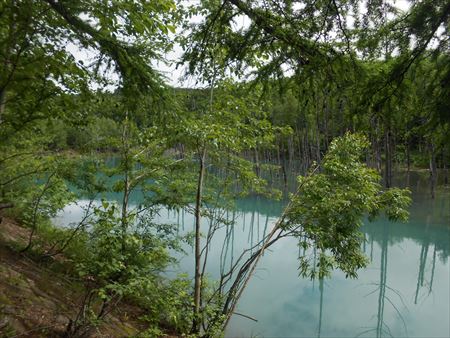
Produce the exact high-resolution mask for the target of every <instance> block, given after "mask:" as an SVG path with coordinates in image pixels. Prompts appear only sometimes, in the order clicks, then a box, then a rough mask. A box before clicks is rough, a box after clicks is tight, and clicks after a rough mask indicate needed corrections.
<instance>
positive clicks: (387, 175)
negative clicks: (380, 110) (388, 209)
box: [384, 127, 392, 188]
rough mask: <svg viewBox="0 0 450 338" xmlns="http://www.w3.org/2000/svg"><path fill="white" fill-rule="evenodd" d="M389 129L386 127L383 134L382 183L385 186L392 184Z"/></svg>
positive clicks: (388, 186)
mask: <svg viewBox="0 0 450 338" xmlns="http://www.w3.org/2000/svg"><path fill="white" fill-rule="evenodd" d="M391 141H392V140H391V130H390V128H389V127H387V129H386V131H385V135H384V142H385V143H384V151H385V155H386V158H385V159H384V161H385V163H384V184H385V186H386V188H390V187H391V186H392V153H391V151H392V149H391V148H392V147H391Z"/></svg>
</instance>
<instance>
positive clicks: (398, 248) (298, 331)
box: [59, 177, 450, 337]
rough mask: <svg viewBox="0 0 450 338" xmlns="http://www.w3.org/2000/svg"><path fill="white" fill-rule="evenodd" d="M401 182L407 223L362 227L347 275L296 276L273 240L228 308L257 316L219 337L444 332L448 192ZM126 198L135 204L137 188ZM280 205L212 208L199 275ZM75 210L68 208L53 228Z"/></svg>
mask: <svg viewBox="0 0 450 338" xmlns="http://www.w3.org/2000/svg"><path fill="white" fill-rule="evenodd" d="M411 182H414V185H413V205H412V207H411V218H410V222H409V223H407V224H401V223H395V224H393V223H390V222H387V221H386V220H384V219H381V220H378V221H377V222H374V223H368V222H365V224H364V226H363V227H362V231H363V233H364V236H365V239H366V241H365V242H364V243H363V248H362V249H363V250H364V252H365V253H366V254H367V256H368V257H369V259H370V262H371V263H370V264H369V266H368V267H367V268H366V269H364V270H362V271H360V273H359V278H358V279H357V280H347V279H345V276H344V274H342V273H340V272H335V273H334V274H333V276H332V278H331V279H329V280H325V281H324V280H319V281H316V282H313V281H308V280H304V279H299V278H298V263H297V259H296V258H297V256H298V254H299V253H300V254H304V252H299V248H298V247H297V245H296V241H295V240H294V239H287V240H284V241H281V242H279V243H277V244H276V245H275V246H274V247H272V248H271V250H270V252H266V254H265V255H264V257H263V259H262V261H261V264H260V266H259V268H258V269H257V271H256V274H255V278H253V279H252V280H251V282H250V285H249V287H248V289H246V291H245V292H244V296H243V298H242V299H241V302H240V303H239V305H238V309H237V312H239V313H242V314H245V315H249V316H251V317H253V318H256V319H258V322H256V323H255V322H253V321H250V320H248V319H245V318H242V317H238V316H235V317H233V319H232V321H231V323H230V327H229V329H228V331H227V332H226V334H227V336H229V337H248V336H258V335H259V336H265V337H313V336H316V337H389V336H395V337H449V336H450V327H449V320H448V318H449V317H450V309H449V307H450V305H449V299H450V291H449V290H450V277H449V273H450V271H449V262H448V257H449V255H450V226H449V225H450V191H449V190H448V189H446V188H441V189H438V190H437V191H436V198H435V199H434V200H431V199H430V198H429V190H428V187H427V181H426V179H424V180H421V179H419V178H414V180H413V178H412V177H410V183H411ZM108 197H109V198H110V199H115V198H117V197H115V196H113V195H111V196H108ZM132 199H133V201H134V203H136V204H137V203H139V195H138V194H136V195H135V196H133V197H132ZM282 208H283V202H276V201H269V200H266V199H263V198H256V197H249V198H246V199H243V200H241V201H239V202H238V203H237V208H236V210H235V211H232V212H231V211H226V210H216V211H215V212H217V213H220V215H221V216H222V217H224V219H225V220H226V221H227V222H226V225H225V226H223V227H222V228H221V229H220V230H219V231H218V232H217V233H216V236H215V237H214V238H213V239H212V241H211V243H210V245H209V247H208V257H209V261H208V265H207V266H206V267H205V268H206V269H207V271H209V275H210V276H211V277H212V278H217V276H219V275H220V274H221V273H223V272H224V271H226V270H228V269H229V268H230V266H232V265H233V264H234V263H235V261H236V258H237V257H239V255H240V254H241V252H242V250H243V249H245V248H248V247H252V246H254V245H256V244H257V243H259V241H260V240H261V239H262V238H263V237H264V236H265V234H267V233H268V232H269V231H270V229H271V227H272V226H273V223H274V222H275V220H276V218H277V216H278V215H279V214H280V213H281V210H282ZM76 213H77V208H76V207H72V208H71V207H68V208H67V209H66V212H65V213H63V214H62V215H60V218H59V222H60V224H63V223H67V222H69V221H70V220H73V219H76V217H77V215H76ZM157 218H158V221H160V222H172V223H176V224H178V225H179V231H180V232H187V231H191V230H192V229H193V224H194V221H193V217H192V215H191V214H190V213H188V212H186V211H184V210H178V211H176V210H165V211H163V212H161V213H160V215H159V216H158V217H157ZM232 223H234V225H233V224H232ZM204 225H205V228H204V233H205V235H207V232H208V226H207V224H204ZM188 252H191V250H190V249H189V250H188ZM177 269H178V270H179V271H188V272H189V271H192V269H193V257H192V255H188V256H186V257H182V258H181V259H180V263H179V267H178V268H177Z"/></svg>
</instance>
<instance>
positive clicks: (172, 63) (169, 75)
mask: <svg viewBox="0 0 450 338" xmlns="http://www.w3.org/2000/svg"><path fill="white" fill-rule="evenodd" d="M198 2H199V1H198V0H185V1H184V4H185V5H186V4H196V3H198ZM389 2H390V3H392V4H394V5H395V6H396V7H397V8H399V9H401V10H403V11H406V10H408V8H409V7H410V0H390V1H389ZM362 8H363V7H362ZM201 19H202V18H201V17H199V16H196V17H194V18H193V19H192V20H191V23H198V22H200V21H201ZM239 21H241V22H239ZM248 23H249V19H248V18H247V17H245V16H241V17H240V18H239V19H238V20H237V25H236V29H239V28H240V27H245V26H247V25H248ZM239 26H240V27H239ZM177 33H179V31H178V32H177ZM67 50H68V51H69V52H70V53H71V54H72V55H73V56H74V58H75V59H76V60H77V61H82V62H83V63H85V64H89V63H90V62H92V61H93V59H94V57H95V53H94V52H93V51H89V50H85V49H80V48H79V47H77V45H76V44H74V43H69V44H68V45H67ZM182 55H183V50H182V48H181V46H180V45H178V44H176V45H175V46H174V48H173V50H172V51H171V52H169V53H168V54H167V55H166V60H167V62H153V66H154V67H155V68H156V69H158V70H159V71H160V72H161V74H162V75H163V76H165V78H166V82H167V84H168V85H170V86H174V87H188V88H193V87H202V86H204V84H203V83H201V82H200V83H198V82H197V81H196V79H195V78H193V77H189V78H187V79H185V80H184V81H183V80H182V77H183V75H184V74H185V71H186V66H185V65H184V66H183V65H181V66H178V67H177V63H178V61H179V60H180V58H181V56H182ZM108 77H110V78H111V79H112V80H117V79H118V76H117V74H115V73H114V72H109V73H108ZM92 87H93V88H94V89H96V88H99V87H100V86H99V85H98V84H93V86H92ZM107 88H109V89H111V90H113V89H114V86H108V87H107Z"/></svg>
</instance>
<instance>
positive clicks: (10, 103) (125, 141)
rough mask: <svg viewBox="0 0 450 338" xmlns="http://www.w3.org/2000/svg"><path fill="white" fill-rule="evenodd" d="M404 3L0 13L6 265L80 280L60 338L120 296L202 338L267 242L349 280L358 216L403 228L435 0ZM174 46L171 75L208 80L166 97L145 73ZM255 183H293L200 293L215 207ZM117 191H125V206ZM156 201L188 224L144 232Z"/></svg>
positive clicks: (425, 145)
mask: <svg viewBox="0 0 450 338" xmlns="http://www.w3.org/2000/svg"><path fill="white" fill-rule="evenodd" d="M408 4H409V6H408V9H407V10H405V11H402V10H400V9H398V8H397V7H396V6H395V5H394V3H391V2H390V1H385V0H370V1H356V0H330V1H310V0H306V1H298V2H297V1H267V2H266V1H254V2H246V1H241V0H224V1H214V0H211V1H201V2H199V3H196V4H194V5H191V4H189V3H185V2H179V3H178V2H175V1H167V0H158V1H151V2H141V1H130V2H129V1H117V2H115V1H99V2H92V1H84V0H79V1H63V0H58V1H57V0H45V1H40V2H36V1H31V0H17V1H8V2H2V3H1V5H0V6H1V7H0V24H1V26H0V27H1V28H0V39H1V49H0V62H1V64H2V67H1V75H0V211H1V212H2V216H3V217H7V218H13V219H15V220H17V221H18V222H20V223H21V224H22V225H23V226H24V227H26V228H27V229H29V231H30V232H29V238H28V240H27V241H26V243H24V245H22V246H21V247H19V248H16V249H17V251H18V252H20V253H21V254H30V253H31V252H32V254H33V257H37V258H36V259H37V260H38V261H42V260H43V259H44V258H45V259H48V258H49V257H51V258H55V257H60V256H62V255H63V256H64V257H66V258H68V259H69V261H70V262H71V263H70V264H71V267H70V269H69V271H70V272H69V273H70V274H72V275H74V276H77V278H79V281H80V283H82V284H83V285H84V286H85V288H86V289H85V297H84V299H83V301H82V303H81V304H80V307H79V308H80V309H79V311H78V312H77V315H76V316H75V317H74V318H72V319H71V320H70V321H69V323H68V325H67V327H66V329H65V331H64V332H63V334H64V335H66V336H72V337H82V336H87V335H89V334H92V330H93V328H95V327H96V326H97V325H99V323H100V322H101V321H102V320H103V319H104V318H105V316H106V315H107V314H108V313H109V311H110V309H111V308H114V307H115V306H116V305H117V304H119V303H120V302H122V301H124V300H126V301H129V302H134V303H136V304H138V305H139V306H141V307H142V308H143V309H145V311H146V312H147V316H146V321H147V323H148V326H149V327H148V330H147V331H146V332H147V335H150V336H151V335H156V336H158V335H161V334H162V332H163V328H165V327H171V328H173V329H175V330H176V331H177V332H180V333H186V334H188V333H190V334H192V335H194V336H199V335H203V336H214V335H217V334H219V333H220V332H223V331H224V329H225V327H226V326H227V324H228V321H229V319H230V317H231V315H232V314H233V312H234V309H235V306H236V304H237V302H238V300H239V298H240V296H241V294H242V292H243V290H244V289H245V287H246V285H247V283H248V280H249V279H250V277H251V276H252V273H253V271H254V269H255V267H256V265H257V264H258V261H259V259H260V257H261V256H262V254H263V253H264V251H265V250H266V249H267V248H268V247H269V246H271V245H272V244H273V243H275V242H277V241H279V240H281V239H282V238H284V237H287V236H293V237H296V238H297V239H298V240H299V245H300V246H301V247H304V248H314V250H317V251H318V252H320V259H319V260H318V263H317V266H316V265H315V259H314V263H313V262H312V261H310V260H309V259H308V257H298V258H299V266H300V271H301V274H302V275H303V276H306V277H310V278H317V277H319V278H323V277H325V276H327V275H328V274H329V273H330V271H331V270H332V269H335V268H338V269H341V270H343V271H344V272H346V273H347V274H348V276H350V277H354V276H356V271H357V269H359V268H361V267H363V266H365V264H366V260H365V258H364V255H363V253H362V252H361V250H360V246H361V241H362V238H361V233H360V232H359V227H360V226H361V218H362V217H363V216H364V215H367V214H369V215H370V216H373V217H375V216H377V215H378V214H380V213H383V212H384V213H386V214H387V216H388V217H389V218H392V219H401V220H404V219H406V218H407V212H406V209H407V206H408V204H409V201H410V200H409V195H408V191H406V190H403V189H398V188H395V187H392V185H393V184H392V177H393V175H395V171H396V170H408V171H409V170H413V169H417V168H420V169H427V170H428V171H429V174H430V185H431V196H434V190H435V188H436V183H437V175H438V172H439V170H438V169H442V172H443V175H444V177H445V180H444V181H445V182H447V180H448V179H447V176H448V166H449V162H450V149H449V146H448V144H449V141H450V133H449V123H450V107H449V99H448V98H449V97H450V56H449V53H448V51H449V44H448V43H449V36H450V35H449V34H448V28H449V16H450V3H449V2H448V1H444V0H439V1H411V2H408ZM199 18H200V19H199ZM243 18H244V19H245V20H244V21H243V22H244V24H240V22H241V20H243ZM193 19H195V20H193ZM193 22H194V23H193ZM175 44H177V45H179V46H181V48H182V49H183V52H184V54H183V56H182V58H181V59H180V60H179V62H180V65H185V66H186V67H187V73H186V76H189V77H193V78H195V79H196V80H197V81H198V83H207V84H208V85H206V86H205V85H204V86H201V88H171V87H170V86H169V85H167V83H166V80H165V79H164V76H163V75H161V72H160V71H159V70H158V68H157V67H155V64H156V62H157V61H160V62H164V59H165V57H166V55H167V53H168V52H169V51H170V50H172V48H173V47H174V45H175ZM74 49H75V50H77V52H76V53H73V52H71V51H70V50H72V51H73V50H74ZM77 53H78V54H79V53H87V54H86V55H88V56H87V57H86V59H85V60H80V59H79V58H77V57H76V56H77ZM111 156H112V157H114V158H116V159H117V162H118V163H117V165H116V166H114V167H111V166H108V165H107V163H106V162H107V161H105V160H106V159H107V158H108V157H111ZM263 172H276V173H277V174H276V175H278V176H280V177H282V179H283V180H284V182H285V184H286V181H287V176H288V175H290V174H292V173H297V174H299V175H301V176H300V177H299V181H298V182H299V183H298V186H297V187H296V189H294V192H293V194H292V195H291V196H290V197H289V203H288V204H287V206H286V208H285V210H284V211H283V213H282V215H280V219H279V220H278V222H276V224H274V227H273V229H272V231H271V232H270V233H268V234H267V236H266V237H265V238H263V239H262V240H261V242H259V243H258V244H256V245H255V247H253V248H249V250H248V251H247V252H245V254H243V256H241V258H240V259H239V260H238V262H236V264H235V265H233V266H232V267H231V268H230V271H224V272H223V274H222V276H221V278H220V279H219V280H218V281H208V278H207V271H206V270H205V266H206V261H207V256H208V243H209V242H210V240H211V238H212V236H214V233H215V232H216V231H217V230H218V229H220V227H221V226H224V224H226V223H227V220H225V219H224V218H223V215H222V212H223V210H225V209H229V208H232V207H233V201H234V200H235V199H236V198H239V197H242V196H245V195H248V194H261V195H265V196H268V197H271V198H279V197H280V191H278V190H277V189H276V187H272V186H271V185H270V184H268V182H267V181H266V180H265V179H264V178H265V177H266V176H265V175H264V174H263ZM111 177H112V178H114V180H113V182H111V180H108V178H111ZM381 177H382V179H381ZM137 190H139V191H140V192H142V193H143V194H144V196H145V198H144V201H143V202H142V204H140V205H132V204H131V203H130V196H131V194H133V193H134V192H135V191H137ZM107 192H115V193H119V194H121V196H122V198H121V201H120V203H113V202H111V201H107V200H103V201H102V203H101V206H96V205H95V204H94V203H90V204H89V205H88V207H87V208H86V210H85V217H83V219H82V220H81V222H79V223H78V224H75V225H74V226H73V228H70V229H58V228H55V227H54V226H52V225H51V221H50V220H51V218H52V217H53V216H54V215H56V214H57V213H58V211H60V210H61V209H62V208H63V207H64V206H66V205H67V204H68V203H70V202H73V201H75V200H76V199H77V198H80V197H83V198H86V199H88V200H90V201H94V200H96V199H101V198H102V196H104V194H106V193H107ZM162 208H171V209H180V208H184V209H186V210H187V211H189V212H191V213H192V214H193V215H194V218H195V231H194V232H193V233H190V234H187V235H180V234H179V233H178V232H177V229H175V228H174V226H173V225H171V224H164V225H161V224H157V223H155V221H154V215H155V214H156V213H157V212H158V211H159V210H161V209H162ZM202 221H203V223H202ZM206 221H208V222H209V224H210V226H209V228H208V231H207V233H206V234H205V233H204V234H203V235H202V234H201V226H202V224H205V222H206ZM344 225H346V226H344ZM181 243H188V244H189V245H192V246H193V248H194V251H195V258H196V259H195V273H194V276H193V278H189V277H188V276H181V277H180V278H175V279H172V280H170V279H167V278H166V277H164V274H163V272H164V271H165V270H166V269H167V268H168V267H169V266H171V265H172V264H173V263H174V261H175V259H174V257H173V256H172V255H171V252H172V251H182V244H181ZM250 249H251V250H250ZM238 263H239V264H238Z"/></svg>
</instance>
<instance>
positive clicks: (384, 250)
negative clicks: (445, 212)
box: [357, 222, 408, 338]
mask: <svg viewBox="0 0 450 338" xmlns="http://www.w3.org/2000/svg"><path fill="white" fill-rule="evenodd" d="M388 226H389V225H388V224H387V223H386V222H385V223H383V224H382V225H381V228H382V229H381V234H380V237H379V243H380V246H381V259H380V281H379V283H373V284H371V285H376V286H377V287H376V288H375V290H373V291H371V292H370V293H369V294H367V295H366V296H369V295H371V294H373V293H375V292H377V291H378V303H377V305H378V309H377V314H376V318H377V325H376V327H375V328H370V329H367V330H365V331H363V332H360V333H359V334H358V335H357V337H359V336H363V335H365V334H368V333H372V332H375V336H376V337H377V338H379V337H383V336H389V337H392V336H393V335H392V332H391V330H390V328H389V325H387V323H386V322H385V320H384V310H385V302H386V300H387V301H388V303H389V304H390V305H391V306H392V308H393V309H394V310H395V312H396V313H397V315H398V317H399V318H400V320H401V321H402V323H403V329H404V331H405V334H406V336H408V329H407V326H406V323H405V320H404V319H403V316H402V313H401V312H400V310H399V308H398V306H397V305H396V304H395V303H394V300H393V298H391V297H392V296H397V297H398V299H399V300H400V302H401V304H402V305H403V307H405V308H406V305H405V303H404V301H403V297H402V295H401V294H400V292H399V291H398V290H395V289H393V288H391V287H390V286H389V285H388V284H387V263H388V248H389V245H390V243H389V242H390V241H389V229H388ZM363 248H364V250H365V246H364V247H363ZM372 253H373V237H372V238H371V254H370V256H371V260H372V257H373V256H372Z"/></svg>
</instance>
